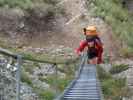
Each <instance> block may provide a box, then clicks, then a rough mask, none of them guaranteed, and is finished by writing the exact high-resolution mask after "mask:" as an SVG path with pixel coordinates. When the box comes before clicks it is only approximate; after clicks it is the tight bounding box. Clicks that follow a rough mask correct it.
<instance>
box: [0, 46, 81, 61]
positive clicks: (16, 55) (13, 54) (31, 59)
mask: <svg viewBox="0 0 133 100" xmlns="http://www.w3.org/2000/svg"><path fill="white" fill-rule="evenodd" d="M0 53H1V54H4V55H7V56H11V57H13V58H15V59H17V57H18V55H20V54H15V53H13V52H11V51H8V50H6V49H3V48H0ZM20 56H21V58H22V59H23V60H29V61H33V62H39V63H49V64H71V63H75V62H76V61H77V60H79V57H77V58H75V59H67V60H65V61H48V60H42V59H35V58H29V57H26V56H24V55H20ZM53 60H54V59H53Z"/></svg>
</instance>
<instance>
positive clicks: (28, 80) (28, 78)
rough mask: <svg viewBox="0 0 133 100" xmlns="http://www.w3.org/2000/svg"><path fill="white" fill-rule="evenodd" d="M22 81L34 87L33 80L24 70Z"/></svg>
mask: <svg viewBox="0 0 133 100" xmlns="http://www.w3.org/2000/svg"><path fill="white" fill-rule="evenodd" d="M21 76H22V77H21V81H22V82H25V83H27V84H28V85H30V86H32V80H31V78H30V77H29V74H28V72H25V71H24V70H22V73H21Z"/></svg>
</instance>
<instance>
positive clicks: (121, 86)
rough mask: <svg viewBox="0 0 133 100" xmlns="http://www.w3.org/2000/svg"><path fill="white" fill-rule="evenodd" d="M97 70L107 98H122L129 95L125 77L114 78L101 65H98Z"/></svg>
mask: <svg viewBox="0 0 133 100" xmlns="http://www.w3.org/2000/svg"><path fill="white" fill-rule="evenodd" d="M97 71H98V76H99V79H100V81H101V86H102V90H103V94H104V97H105V100H121V98H122V97H126V96H128V95H129V90H128V87H127V86H126V79H125V78H118V79H117V78H113V77H112V75H111V74H110V73H108V72H106V71H105V70H104V69H103V68H102V67H101V66H98V67H97Z"/></svg>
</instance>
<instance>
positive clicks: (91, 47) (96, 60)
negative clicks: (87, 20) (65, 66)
mask: <svg viewBox="0 0 133 100" xmlns="http://www.w3.org/2000/svg"><path fill="white" fill-rule="evenodd" d="M84 35H85V36H86V40H82V41H81V42H80V46H79V48H77V49H76V53H77V54H78V55H80V54H81V52H82V51H83V50H84V49H85V47H88V50H87V55H88V63H89V64H100V63H102V53H103V44H102V42H101V40H100V38H99V36H98V32H97V29H96V27H95V26H88V27H87V28H84Z"/></svg>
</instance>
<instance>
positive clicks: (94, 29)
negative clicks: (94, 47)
mask: <svg viewBox="0 0 133 100" xmlns="http://www.w3.org/2000/svg"><path fill="white" fill-rule="evenodd" d="M86 30H88V31H96V30H97V29H96V27H95V26H88V27H87V28H86Z"/></svg>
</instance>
